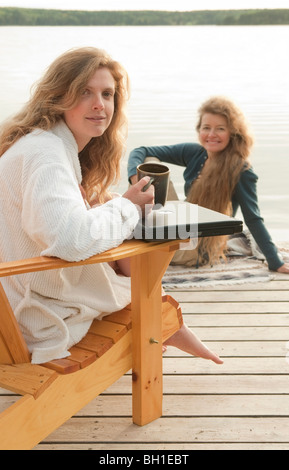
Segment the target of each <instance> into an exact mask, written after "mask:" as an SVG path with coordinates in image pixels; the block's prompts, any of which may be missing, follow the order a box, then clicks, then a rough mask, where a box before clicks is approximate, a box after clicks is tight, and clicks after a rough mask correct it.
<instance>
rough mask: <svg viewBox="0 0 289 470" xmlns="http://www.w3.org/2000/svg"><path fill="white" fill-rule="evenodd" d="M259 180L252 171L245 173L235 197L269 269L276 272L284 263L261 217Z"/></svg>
mask: <svg viewBox="0 0 289 470" xmlns="http://www.w3.org/2000/svg"><path fill="white" fill-rule="evenodd" d="M257 180H258V177H257V175H256V174H255V173H254V171H253V170H252V169H249V170H246V171H244V172H243V173H242V174H241V178H240V181H239V183H238V184H237V187H236V190H235V194H234V197H235V199H236V200H237V202H238V204H239V205H240V207H241V210H242V214H243V217H244V221H245V223H246V225H247V227H248V229H249V230H250V232H251V234H252V235H253V237H254V239H255V241H256V243H257V244H258V246H259V248H260V249H261V251H262V252H263V254H264V256H265V258H266V260H267V263H268V266H269V269H271V270H272V271H276V270H277V269H278V268H279V267H280V266H282V265H283V264H284V261H283V260H282V259H281V257H280V255H279V253H278V250H277V247H276V246H275V244H274V243H273V241H272V239H271V236H270V234H269V232H268V230H267V229H266V227H265V224H264V220H263V218H262V217H261V214H260V209H259V205H258V197H257Z"/></svg>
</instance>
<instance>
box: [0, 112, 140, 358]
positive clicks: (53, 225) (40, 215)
mask: <svg viewBox="0 0 289 470" xmlns="http://www.w3.org/2000/svg"><path fill="white" fill-rule="evenodd" d="M81 180H82V176H81V168H80V164H79V159H78V149H77V144H76V141H75V139H74V137H73V135H72V133H71V132H70V130H69V129H68V127H67V126H66V124H65V123H64V122H63V121H61V122H60V123H58V124H57V125H56V126H55V127H54V128H53V130H52V131H41V130H36V131H34V132H32V133H31V134H29V135H27V136H25V137H22V138H21V139H20V140H19V141H18V142H16V143H15V144H14V145H13V146H12V147H11V148H10V149H9V150H8V151H7V152H6V153H5V154H4V155H3V156H2V157H1V158H0V187H1V191H0V220H1V231H0V260H1V261H13V260H17V259H25V258H32V257H35V256H40V255H41V256H56V257H59V258H62V259H65V260H68V261H79V260H83V259H86V258H89V257H90V256H92V255H94V254H96V253H101V252H104V251H106V250H108V249H110V248H112V247H115V246H118V245H120V244H121V243H122V242H123V241H124V240H125V239H127V238H129V237H130V235H131V234H132V232H133V230H134V228H135V226H136V224H137V222H138V219H139V213H138V210H137V208H136V207H135V206H134V204H132V203H131V202H130V201H129V200H128V199H125V198H122V197H118V198H116V199H113V200H112V201H109V202H107V203H106V204H104V205H102V206H98V207H96V208H93V209H91V210H87V208H86V206H85V203H84V201H83V198H82V196H81V192H80V189H79V184H80V183H81ZM1 282H2V284H3V287H4V289H5V291H6V294H7V296H8V299H9V301H10V303H11V305H12V308H13V310H14V313H15V316H16V318H17V320H18V323H19V324H20V327H21V330H22V332H23V335H24V337H25V340H26V342H27V345H28V348H29V350H30V352H31V353H32V362H33V363H43V362H46V361H49V360H51V359H57V358H62V357H66V356H68V355H69V353H68V349H69V348H70V347H71V346H72V345H73V344H76V343H77V342H78V341H80V340H81V338H83V337H84V336H85V334H86V333H87V331H88V329H89V327H90V325H91V323H92V321H93V319H94V318H101V317H102V315H101V314H102V313H103V312H105V313H107V314H108V313H111V312H113V311H116V310H119V309H122V308H123V307H125V306H126V305H127V304H129V303H130V299H131V295H130V278H127V277H124V276H119V275H117V274H116V273H115V271H114V270H113V269H112V268H111V267H110V266H109V265H108V264H107V263H103V264H95V265H89V266H80V267H71V268H65V269H59V270H52V271H44V272H38V273H28V274H21V275H17V276H11V277H7V278H2V279H1Z"/></svg>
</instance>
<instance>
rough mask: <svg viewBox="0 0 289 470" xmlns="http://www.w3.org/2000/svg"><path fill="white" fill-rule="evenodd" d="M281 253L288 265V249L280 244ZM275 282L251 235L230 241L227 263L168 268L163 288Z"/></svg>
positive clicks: (243, 234)
mask: <svg viewBox="0 0 289 470" xmlns="http://www.w3.org/2000/svg"><path fill="white" fill-rule="evenodd" d="M278 249H279V251H280V253H281V255H282V257H283V259H284V261H285V262H287V263H288V262H289V246H288V244H287V243H284V244H280V246H278ZM275 278H276V273H274V272H272V271H269V270H268V266H267V263H266V262H265V258H264V255H263V254H262V252H261V251H260V249H259V247H258V246H257V245H256V243H255V241H254V240H253V238H252V237H251V235H250V233H249V232H247V231H246V232H243V233H242V234H239V235H235V236H233V237H231V238H230V239H229V240H228V252H227V258H226V260H225V261H223V262H221V263H220V264H217V265H214V266H209V265H207V266H201V267H198V268H195V267H186V266H169V267H168V269H167V271H166V273H165V275H164V277H163V288H164V290H165V291H168V290H177V289H181V290H190V289H191V288H193V287H194V288H196V287H206V286H208V287H214V286H218V285H234V284H245V283H255V282H268V281H270V280H273V279H275Z"/></svg>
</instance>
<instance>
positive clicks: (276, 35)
mask: <svg viewBox="0 0 289 470" xmlns="http://www.w3.org/2000/svg"><path fill="white" fill-rule="evenodd" d="M288 44H289V26H264V27H263V26H259V27H214V26H208V27H207V26H201V27H190V26H186V27H182V26H180V27H1V28H0V50H1V61H0V103H1V106H0V122H1V121H3V120H4V119H5V118H6V117H8V116H9V115H10V114H13V113H14V112H16V111H17V110H18V109H19V108H20V107H21V106H22V104H23V103H24V102H25V101H26V100H27V99H28V97H29V93H30V88H31V85H32V84H33V83H34V82H35V81H36V80H37V79H38V78H39V77H40V76H41V74H42V72H43V71H44V69H45V68H46V67H47V66H48V65H49V64H50V63H51V62H52V61H53V60H54V58H55V57H57V56H58V55H59V54H61V53H62V52H64V51H66V50H67V49H70V48H73V47H79V46H95V47H100V48H103V49H106V50H107V51H108V52H109V53H110V54H111V55H112V56H113V57H114V58H115V59H116V60H118V61H120V62H122V64H123V65H124V66H125V68H126V69H127V71H128V73H129V75H130V79H131V85H132V94H131V99H130V103H129V117H130V128H129V137H128V143H127V153H126V155H125V158H124V161H123V170H122V179H121V182H120V185H119V187H118V190H119V191H120V192H122V191H124V190H125V189H126V187H127V181H126V160H127V155H128V152H129V151H130V150H131V149H132V148H134V147H136V146H140V145H162V144H170V143H176V142H184V141H196V139H197V138H196V134H195V129H194V128H195V123H196V113H197V109H198V107H199V106H200V104H201V103H202V102H203V101H204V100H205V99H207V98H208V97H210V96H212V95H215V94H221V95H226V96H228V97H229V98H231V99H232V100H234V101H235V102H236V103H237V104H238V105H239V106H240V107H241V109H242V110H243V111H244V113H245V115H246V117H247V119H248V122H249V124H250V126H251V129H252V132H253V134H254V136H255V146H254V150H253V152H252V163H253V166H254V169H255V171H256V172H257V173H258V175H259V186H258V187H259V202H260V207H261V212H262V215H263V217H264V219H265V222H266V225H267V227H268V228H269V229H270V231H271V233H272V235H273V237H274V238H275V239H278V238H279V239H284V240H285V239H286V240H287V241H289V217H288V206H289V185H288V179H289V158H288V157H289V92H288V87H289V68H288V59H287V56H288ZM172 173H173V179H174V181H175V183H176V187H177V191H178V193H179V194H180V196H181V197H183V179H182V170H181V169H180V168H172Z"/></svg>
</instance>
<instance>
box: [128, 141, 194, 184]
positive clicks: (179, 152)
mask: <svg viewBox="0 0 289 470" xmlns="http://www.w3.org/2000/svg"><path fill="white" fill-rule="evenodd" d="M195 146H197V144H195ZM193 149H194V144H190V143H188V144H175V145H162V146H155V147H139V148H136V149H134V150H132V151H131V152H130V155H129V159H128V178H130V177H131V176H133V175H135V174H136V173H137V166H138V165H140V164H141V163H143V162H144V160H145V159H146V158H147V157H156V158H158V159H159V160H160V161H162V162H165V163H172V164H174V165H179V166H187V164H188V159H189V157H190V156H191V154H192V151H193Z"/></svg>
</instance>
